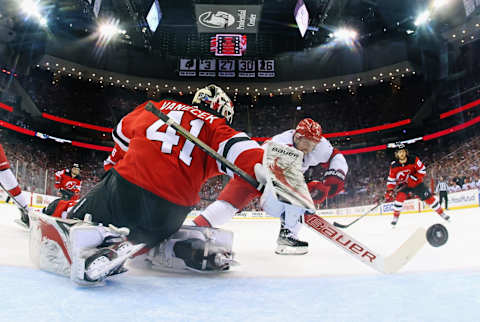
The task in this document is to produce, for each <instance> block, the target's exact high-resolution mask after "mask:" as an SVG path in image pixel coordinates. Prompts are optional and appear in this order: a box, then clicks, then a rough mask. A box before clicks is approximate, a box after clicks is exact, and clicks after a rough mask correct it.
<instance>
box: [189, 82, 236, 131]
mask: <svg viewBox="0 0 480 322" xmlns="http://www.w3.org/2000/svg"><path fill="white" fill-rule="evenodd" d="M192 104H193V105H196V106H198V107H200V108H203V109H205V108H209V109H211V110H213V111H214V112H215V114H216V115H219V116H222V117H224V118H225V119H226V120H227V122H228V123H232V121H233V114H234V110H233V104H232V101H231V100H230V98H229V97H228V96H227V94H225V92H224V91H223V90H222V89H221V88H220V87H218V86H216V85H208V86H207V87H204V88H200V89H199V90H198V91H197V92H196V93H195V96H194V97H193V100H192Z"/></svg>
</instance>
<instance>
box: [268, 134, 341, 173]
mask: <svg viewBox="0 0 480 322" xmlns="http://www.w3.org/2000/svg"><path fill="white" fill-rule="evenodd" d="M294 134H295V130H288V131H285V132H283V133H280V134H277V135H275V136H274V137H272V141H273V142H277V143H281V144H285V145H288V146H294V144H293V135H294ZM317 165H321V166H323V167H324V168H326V169H335V170H342V171H343V172H344V173H345V175H346V174H347V171H348V165H347V161H346V160H345V157H344V156H343V154H341V153H339V152H338V150H335V149H334V148H333V146H332V144H330V142H329V141H328V140H327V139H326V138H324V137H322V139H321V140H320V142H319V143H318V144H317V145H316V146H315V148H314V149H313V151H312V152H310V153H307V154H305V155H304V156H303V164H302V171H303V172H304V173H305V171H307V170H308V168H310V167H315V166H317Z"/></svg>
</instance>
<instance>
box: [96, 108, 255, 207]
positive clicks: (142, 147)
mask: <svg viewBox="0 0 480 322" xmlns="http://www.w3.org/2000/svg"><path fill="white" fill-rule="evenodd" d="M147 103H148V102H146V103H144V104H142V105H140V106H138V107H137V108H136V109H135V110H133V111H132V112H130V113H129V114H127V115H126V116H125V117H124V118H123V119H122V120H121V121H120V122H119V124H118V125H117V126H116V128H115V129H114V131H113V132H112V136H113V139H114V141H115V148H114V150H113V152H112V154H111V155H110V156H109V158H108V159H107V160H106V161H105V163H104V166H105V169H106V170H108V169H109V168H111V167H112V166H113V167H114V168H115V170H116V171H117V172H118V173H119V174H120V175H121V176H122V177H123V178H124V179H126V180H128V181H129V182H131V183H133V184H135V185H137V186H140V187H142V188H143V189H146V190H148V191H150V192H152V193H154V194H155V195H157V196H160V197H161V198H163V199H166V200H168V201H170V202H173V203H175V204H178V205H182V206H193V205H195V204H196V203H198V201H199V200H200V198H199V192H200V188H201V186H202V184H203V183H204V182H205V181H206V180H207V179H209V178H211V177H214V176H217V175H220V174H228V175H229V176H231V177H233V175H234V174H233V173H232V172H231V171H230V170H228V169H227V168H226V167H225V166H223V165H222V164H221V163H220V162H217V161H216V160H215V159H213V158H212V157H210V156H208V155H207V154H206V153H205V152H204V151H202V150H201V149H200V148H199V147H197V146H195V145H194V144H193V143H192V142H190V141H188V140H186V139H185V138H184V137H183V136H181V135H180V134H178V133H177V132H176V131H175V129H174V128H172V127H170V126H168V125H167V124H165V122H163V121H162V120H160V119H158V118H157V117H156V116H155V115H154V114H152V113H151V112H149V111H147V110H145V106H146V104H147ZM152 103H153V104H154V105H155V106H156V107H157V108H158V109H159V110H160V111H162V112H163V113H165V114H168V116H169V117H171V118H172V119H173V120H174V121H175V122H177V123H178V124H180V125H182V126H183V127H184V128H185V129H186V130H188V131H189V132H190V133H191V134H192V135H194V136H196V137H198V138H199V139H200V140H201V141H203V142H205V143H206V144H207V145H209V146H210V147H211V148H212V149H214V150H215V151H217V152H218V153H219V154H220V155H223V156H224V157H225V158H226V159H227V160H229V161H230V162H232V163H234V164H235V165H237V166H238V167H240V168H241V169H243V170H244V171H246V172H247V173H249V174H250V175H252V176H254V170H253V167H254V165H255V163H261V162H262V157H263V150H262V149H261V148H260V146H259V145H258V143H257V142H255V141H253V140H251V139H250V138H249V137H248V136H247V135H246V134H245V133H242V132H238V131H236V130H233V129H232V128H230V127H229V126H228V125H226V122H225V119H223V118H221V117H218V116H215V115H213V114H211V113H208V112H206V111H203V110H200V109H198V108H197V107H194V106H190V105H186V104H183V103H179V102H176V101H172V100H162V101H160V102H152Z"/></svg>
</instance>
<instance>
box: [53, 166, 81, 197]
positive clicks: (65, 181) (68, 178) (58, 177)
mask: <svg viewBox="0 0 480 322" xmlns="http://www.w3.org/2000/svg"><path fill="white" fill-rule="evenodd" d="M55 188H57V189H64V190H68V191H72V192H73V193H75V194H78V193H79V192H80V190H81V189H82V178H81V177H80V176H76V177H75V178H73V177H72V173H71V171H70V169H64V170H60V171H57V172H55Z"/></svg>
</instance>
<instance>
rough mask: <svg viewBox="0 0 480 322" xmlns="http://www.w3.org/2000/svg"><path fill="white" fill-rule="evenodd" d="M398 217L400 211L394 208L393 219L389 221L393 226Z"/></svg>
mask: <svg viewBox="0 0 480 322" xmlns="http://www.w3.org/2000/svg"><path fill="white" fill-rule="evenodd" d="M399 218H400V211H397V210H395V211H394V212H393V219H392V222H391V224H392V226H393V227H395V225H396V224H397V222H398V219H399Z"/></svg>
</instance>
